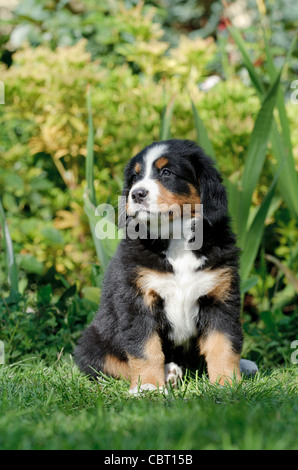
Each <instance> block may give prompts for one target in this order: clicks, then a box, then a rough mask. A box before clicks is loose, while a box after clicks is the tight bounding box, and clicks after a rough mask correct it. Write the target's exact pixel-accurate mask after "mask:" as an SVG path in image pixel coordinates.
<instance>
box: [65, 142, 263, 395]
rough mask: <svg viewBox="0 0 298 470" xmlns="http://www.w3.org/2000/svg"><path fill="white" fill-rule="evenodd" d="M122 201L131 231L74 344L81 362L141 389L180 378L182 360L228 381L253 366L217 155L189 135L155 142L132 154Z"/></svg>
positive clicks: (84, 368) (214, 379) (212, 377)
mask: <svg viewBox="0 0 298 470" xmlns="http://www.w3.org/2000/svg"><path fill="white" fill-rule="evenodd" d="M122 200H123V201H124V202H123V203H122V207H121V210H122V214H121V215H122V225H124V226H125V229H126V232H125V235H126V236H125V237H123V239H122V240H121V242H120V243H119V245H118V249H117V251H116V253H115V255H114V257H113V258H112V260H111V262H110V264H109V266H108V269H107V272H106V274H105V278H104V282H103V288H102V296H101V304H100V308H99V311H98V313H97V315H96V316H95V318H94V320H93V322H92V323H91V324H90V325H89V326H88V327H87V328H86V330H85V331H84V333H83V335H82V337H81V338H80V339H79V342H78V345H77V346H76V349H75V352H74V357H75V361H76V362H77V364H78V366H79V368H80V369H81V370H82V371H83V372H85V373H86V374H88V375H91V376H94V377H96V376H98V375H100V372H103V373H104V374H107V375H110V376H113V377H118V378H124V379H126V380H128V381H129V382H130V392H131V393H133V394H134V393H138V392H140V391H142V390H146V389H157V388H162V389H163V387H165V385H166V384H167V383H168V382H171V384H172V386H173V387H175V386H176V384H177V381H178V379H179V378H181V377H182V373H183V370H184V369H191V370H192V369H196V370H197V369H199V368H200V365H201V364H202V362H203V363H204V364H205V365H206V366H207V372H208V376H209V379H210V381H211V382H212V383H215V382H217V381H218V382H219V383H220V384H221V385H224V384H225V383H226V381H228V382H230V381H232V380H234V379H236V380H239V379H240V377H241V372H244V373H255V372H256V370H257V368H256V365H255V364H254V363H252V362H251V361H245V360H243V359H241V360H240V354H241V349H242V341H243V334H242V328H241V323H240V289H239V284H240V280H239V274H238V259H239V252H238V248H237V247H236V240H235V236H234V234H233V233H232V231H231V228H230V220H229V216H228V207H227V196H226V191H225V188H224V186H223V184H222V178H221V176H220V175H219V173H218V171H217V170H216V169H215V167H214V164H213V162H212V160H211V159H210V158H209V157H208V156H206V155H205V153H204V152H203V150H202V149H201V148H200V147H199V146H198V145H197V144H195V143H194V142H191V141H188V140H177V139H172V140H167V141H163V142H154V143H152V144H151V145H149V146H148V147H146V148H145V149H144V150H142V151H141V152H140V153H138V154H137V155H136V156H135V157H133V158H132V159H131V160H130V161H129V163H128V165H127V167H126V169H125V172H124V189H123V193H122ZM184 207H187V208H188V211H186V212H187V217H181V213H182V208H184ZM197 207H199V208H200V209H202V210H199V211H197V210H196V208H197ZM180 209H181V210H180ZM165 220H167V222H168V224H167V225H168V227H167V230H165V231H164V232H166V236H165V235H164V234H163V233H162V232H163V229H164V227H165V225H166V224H165V222H164V221H165ZM131 224H133V225H131ZM131 227H133V228H134V230H132V228H131ZM198 227H199V230H198V231H197V232H196V229H197V228H198ZM177 228H182V230H181V231H180V234H179V236H175V233H174V232H175V229H177ZM129 231H130V236H127V235H128V234H129ZM176 232H177V230H176ZM202 232H203V242H202V243H201V242H199V243H195V242H196V241H197V240H195V238H197V239H199V240H200V236H199V235H200V234H201V233H202ZM195 233H198V236H197V237H195V236H194V234H195ZM133 234H135V235H137V236H133Z"/></svg>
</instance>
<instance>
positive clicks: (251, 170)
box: [238, 72, 281, 246]
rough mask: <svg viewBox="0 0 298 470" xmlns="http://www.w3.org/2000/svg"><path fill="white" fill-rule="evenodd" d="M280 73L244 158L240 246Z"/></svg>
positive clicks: (262, 158)
mask: <svg viewBox="0 0 298 470" xmlns="http://www.w3.org/2000/svg"><path fill="white" fill-rule="evenodd" d="M280 73H281V72H280ZM280 73H279V74H278V76H277V77H276V79H275V80H274V83H273V85H272V86H271V88H270V90H269V92H268V94H267V96H266V97H265V99H264V102H263V105H262V107H261V109H260V111H259V113H258V116H257V119H256V121H255V125H254V128H253V131H252V134H251V138H250V142H249V146H248V151H247V156H246V159H245V166H244V171H243V176H242V181H241V187H242V190H243V197H242V199H241V204H240V208H239V209H240V210H239V214H238V221H239V225H238V236H239V242H240V245H241V246H243V240H244V237H245V233H246V229H247V220H248V215H249V208H250V205H251V199H252V195H253V192H254V190H255V188H256V186H257V183H258V181H259V178H260V175H261V171H262V168H263V165H264V161H265V158H266V151H267V144H268V140H269V135H270V130H271V124H272V116H273V109H274V106H275V101H276V95H277V90H278V85H279V80H280Z"/></svg>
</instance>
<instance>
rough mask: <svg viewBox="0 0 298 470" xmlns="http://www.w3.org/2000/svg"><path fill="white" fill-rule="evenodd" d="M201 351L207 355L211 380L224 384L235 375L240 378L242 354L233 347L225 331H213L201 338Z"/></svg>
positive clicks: (230, 380)
mask: <svg viewBox="0 0 298 470" xmlns="http://www.w3.org/2000/svg"><path fill="white" fill-rule="evenodd" d="M199 347H200V352H201V353H202V354H203V355H204V356H205V359H206V362H207V370H208V375H209V380H210V382H211V383H215V382H216V381H217V380H218V379H219V383H220V384H221V385H224V383H225V382H226V381H228V382H230V383H231V382H232V379H233V378H234V377H236V378H237V380H240V378H241V375H240V368H239V362H240V355H239V354H236V353H235V352H234V351H233V349H232V344H231V342H230V341H229V340H228V338H226V336H225V335H224V334H223V333H219V332H213V333H210V334H209V335H208V336H207V338H203V339H200V340H199Z"/></svg>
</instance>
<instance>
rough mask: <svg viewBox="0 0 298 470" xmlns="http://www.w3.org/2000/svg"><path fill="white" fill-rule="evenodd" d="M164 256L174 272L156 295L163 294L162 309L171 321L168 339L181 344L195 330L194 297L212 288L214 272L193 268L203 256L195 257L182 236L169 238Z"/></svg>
mask: <svg viewBox="0 0 298 470" xmlns="http://www.w3.org/2000/svg"><path fill="white" fill-rule="evenodd" d="M167 258H168V261H169V262H170V263H171V265H172V267H173V270H174V275H173V277H172V282H170V283H169V284H168V285H167V286H163V287H164V288H163V289H162V292H160V295H161V297H162V298H164V301H165V312H166V315H167V318H168V320H169V322H170V323H171V324H172V328H173V330H172V340H173V341H174V342H175V344H182V343H184V342H186V341H187V340H188V339H189V338H191V337H192V336H195V335H196V333H197V328H196V322H197V318H198V314H199V303H198V299H199V297H201V296H203V295H206V294H207V293H208V292H209V291H210V290H211V289H212V287H213V285H214V282H215V276H214V275H213V273H211V272H209V271H202V270H199V271H197V270H198V268H200V267H202V266H203V264H204V262H205V261H206V258H205V257H201V258H197V257H196V256H195V255H194V254H193V253H192V252H191V251H190V250H186V249H185V240H183V239H182V240H171V242H170V245H169V249H168V251H167Z"/></svg>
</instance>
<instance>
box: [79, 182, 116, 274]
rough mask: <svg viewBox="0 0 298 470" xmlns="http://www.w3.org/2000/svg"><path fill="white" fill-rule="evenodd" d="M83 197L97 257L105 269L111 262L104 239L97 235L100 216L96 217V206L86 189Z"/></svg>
mask: <svg viewBox="0 0 298 470" xmlns="http://www.w3.org/2000/svg"><path fill="white" fill-rule="evenodd" d="M83 199H84V210H85V213H86V215H87V217H88V221H89V226H90V231H91V234H92V239H93V243H94V248H95V251H96V255H97V258H98V261H99V263H100V265H101V267H102V268H103V270H105V269H106V267H107V265H108V263H109V260H110V256H109V254H108V252H107V250H106V247H105V246H104V243H103V240H101V239H100V238H98V237H97V236H96V224H97V222H98V221H99V218H98V217H96V215H95V211H96V207H95V206H94V205H93V204H92V202H91V201H90V199H89V195H88V193H87V191H85V193H84V195H83Z"/></svg>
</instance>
